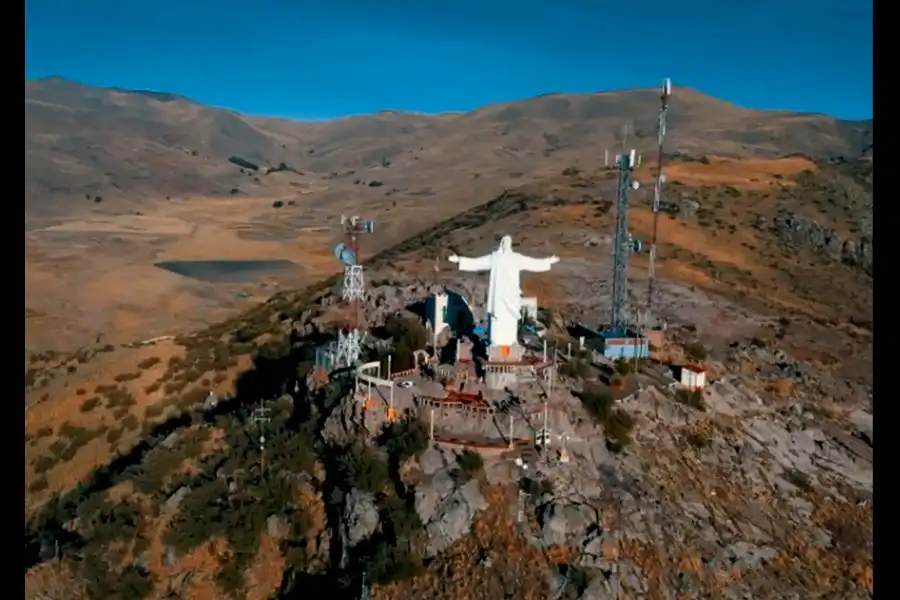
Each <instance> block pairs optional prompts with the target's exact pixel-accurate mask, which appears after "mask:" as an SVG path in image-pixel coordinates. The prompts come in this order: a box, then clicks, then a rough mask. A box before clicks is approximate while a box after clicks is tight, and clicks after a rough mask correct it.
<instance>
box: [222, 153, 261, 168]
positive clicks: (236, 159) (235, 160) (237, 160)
mask: <svg viewBox="0 0 900 600" xmlns="http://www.w3.org/2000/svg"><path fill="white" fill-rule="evenodd" d="M228 162H230V163H231V164H233V165H236V166H238V167H241V168H242V169H250V170H252V171H259V165H255V164H253V163H252V162H250V161H249V160H246V159H244V158H241V157H240V156H229V157H228Z"/></svg>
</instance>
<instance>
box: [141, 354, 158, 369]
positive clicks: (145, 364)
mask: <svg viewBox="0 0 900 600" xmlns="http://www.w3.org/2000/svg"><path fill="white" fill-rule="evenodd" d="M159 363H160V359H159V357H158V356H151V357H150V358H145V359H144V360H142V361H141V362H139V363H138V365H137V366H138V369H141V370H142V371H146V370H147V369H149V368H151V367H154V366H156V365H158V364H159Z"/></svg>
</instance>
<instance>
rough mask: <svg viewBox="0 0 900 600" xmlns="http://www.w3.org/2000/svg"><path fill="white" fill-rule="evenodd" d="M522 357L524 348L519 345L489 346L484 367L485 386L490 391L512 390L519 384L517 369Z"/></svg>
mask: <svg viewBox="0 0 900 600" xmlns="http://www.w3.org/2000/svg"><path fill="white" fill-rule="evenodd" d="M524 355H525V348H524V347H523V346H520V345H519V344H514V345H512V346H489V347H488V349H487V362H486V363H485V365H484V384H485V386H486V387H487V388H488V389H490V390H504V389H506V388H509V389H514V388H515V387H516V385H517V384H518V382H519V367H520V365H521V364H522V359H523V357H524Z"/></svg>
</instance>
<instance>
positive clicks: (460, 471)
mask: <svg viewBox="0 0 900 600" xmlns="http://www.w3.org/2000/svg"><path fill="white" fill-rule="evenodd" d="M456 464H457V466H456V467H455V468H454V469H453V470H452V471H451V476H452V477H453V479H454V481H456V483H457V484H460V485H461V484H463V483H466V482H467V481H469V480H470V479H472V478H473V477H475V476H476V475H478V474H479V473H480V472H481V471H482V470H483V469H484V459H483V458H481V455H480V454H479V453H477V452H473V451H472V450H468V449H467V450H463V451H462V452H461V453H460V454H459V455H458V456H457V457H456Z"/></svg>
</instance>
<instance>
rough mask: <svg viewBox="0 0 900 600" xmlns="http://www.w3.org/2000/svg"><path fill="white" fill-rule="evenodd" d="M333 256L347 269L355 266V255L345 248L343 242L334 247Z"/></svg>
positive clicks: (345, 245)
mask: <svg viewBox="0 0 900 600" xmlns="http://www.w3.org/2000/svg"><path fill="white" fill-rule="evenodd" d="M334 256H335V258H337V259H338V260H339V261H341V262H342V263H344V264H345V265H347V266H348V267H352V266H353V265H355V264H356V253H355V252H353V250H351V249H350V248H349V247H347V244H345V243H344V242H341V243H339V244H338V245H337V246H335V247H334Z"/></svg>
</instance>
